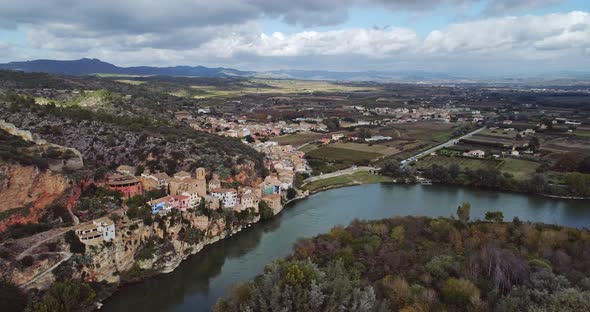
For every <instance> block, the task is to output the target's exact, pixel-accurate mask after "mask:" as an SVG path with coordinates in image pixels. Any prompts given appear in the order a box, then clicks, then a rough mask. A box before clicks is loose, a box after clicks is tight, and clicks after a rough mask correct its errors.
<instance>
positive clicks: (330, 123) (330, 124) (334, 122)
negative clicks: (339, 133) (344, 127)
mask: <svg viewBox="0 0 590 312" xmlns="http://www.w3.org/2000/svg"><path fill="white" fill-rule="evenodd" d="M323 123H324V125H326V127H327V128H328V130H329V131H336V130H338V129H340V120H339V119H338V118H326V119H324V120H323Z"/></svg>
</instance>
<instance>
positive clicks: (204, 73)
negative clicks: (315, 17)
mask: <svg viewBox="0 0 590 312" xmlns="http://www.w3.org/2000/svg"><path fill="white" fill-rule="evenodd" d="M0 69H9V70H16V71H23V72H42V73H49V74H58V75H72V76H83V75H96V74H112V75H129V76H131V75H137V76H172V77H250V78H253V77H257V78H277V79H302V80H338V81H382V82H400V81H407V82H422V81H425V82H426V81H430V82H436V81H438V82H441V81H446V82H477V81H479V82H491V81H493V82H502V83H515V82H516V83H521V84H524V83H530V82H533V83H537V82H538V81H541V82H545V83H546V82H547V81H552V80H560V81H566V82H568V83H569V81H570V80H573V81H574V82H575V81H578V80H580V81H588V80H590V73H588V72H583V71H559V72H552V73H546V74H543V75H540V74H539V75H527V76H523V77H520V76H519V75H517V74H514V75H512V76H511V77H504V76H487V77H484V76H479V75H478V74H466V75H458V74H447V73H440V72H429V71H421V70H395V69H392V70H383V71H358V72H338V71H325V70H296V69H286V70H272V71H260V72H256V71H243V70H238V69H233V68H224V67H217V68H211V67H205V66H173V67H154V66H135V67H119V66H116V65H113V64H110V63H107V62H103V61H101V60H99V59H89V58H83V59H79V60H71V61H57V60H34V61H26V62H10V63H5V64H0Z"/></svg>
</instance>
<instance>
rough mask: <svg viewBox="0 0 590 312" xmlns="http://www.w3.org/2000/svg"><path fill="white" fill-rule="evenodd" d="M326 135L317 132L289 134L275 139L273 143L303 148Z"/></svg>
mask: <svg viewBox="0 0 590 312" xmlns="http://www.w3.org/2000/svg"><path fill="white" fill-rule="evenodd" d="M324 136H325V135H324V134H321V133H315V132H300V133H294V134H288V135H284V136H280V137H276V138H273V139H272V141H275V142H278V143H279V144H281V145H293V146H301V145H303V144H305V143H309V142H313V141H316V140H319V139H321V138H322V137H324Z"/></svg>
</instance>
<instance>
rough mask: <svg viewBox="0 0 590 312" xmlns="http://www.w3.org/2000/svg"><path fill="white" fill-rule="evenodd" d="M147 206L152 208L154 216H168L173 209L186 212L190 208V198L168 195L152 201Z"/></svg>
mask: <svg viewBox="0 0 590 312" xmlns="http://www.w3.org/2000/svg"><path fill="white" fill-rule="evenodd" d="M147 204H148V205H150V206H151V207H152V214H157V213H161V214H167V213H169V212H170V211H172V209H178V210H181V211H186V210H187V209H189V208H190V197H189V196H184V195H168V196H165V197H162V198H158V199H155V200H150V201H149V202H148V203H147Z"/></svg>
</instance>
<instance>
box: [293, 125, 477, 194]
mask: <svg viewBox="0 0 590 312" xmlns="http://www.w3.org/2000/svg"><path fill="white" fill-rule="evenodd" d="M484 129H486V127H485V126H484V127H482V128H479V129H477V130H474V131H472V132H469V133H467V134H465V135H463V136H461V137H458V138H454V139H451V140H449V141H447V142H445V143H442V144H439V145H437V146H435V147H432V148H430V149H428V150H426V151H423V152H420V153H418V154H416V155H414V156H412V157H409V158H407V159H404V160H402V161H401V164H402V165H406V164H408V163H410V162H412V161H415V160H416V159H418V158H420V157H422V156H426V155H429V154H431V153H434V152H436V151H438V150H439V149H441V148H445V147H449V146H451V145H455V144H457V143H458V142H459V140H462V139H466V138H469V137H470V136H472V135H474V134H476V133H479V132H481V131H483V130H484ZM371 170H379V168H376V167H368V166H363V167H356V166H355V167H350V168H348V169H343V170H338V171H334V172H332V173H326V174H322V175H319V176H314V177H310V178H307V179H305V180H303V185H305V184H307V183H310V182H314V181H319V180H324V179H329V178H333V177H339V176H343V175H348V174H353V173H356V172H359V171H371Z"/></svg>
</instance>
